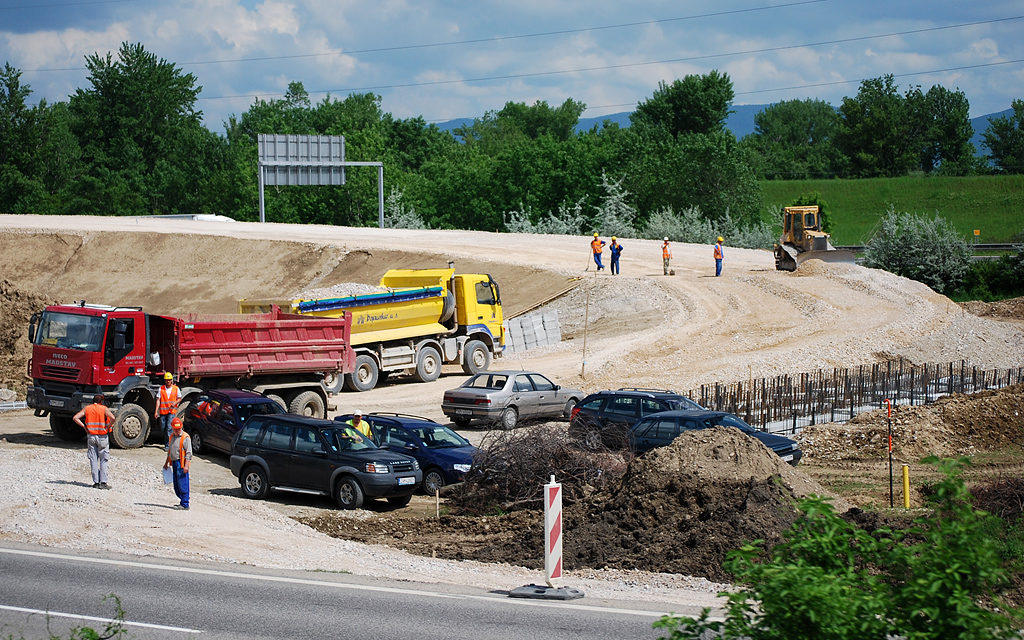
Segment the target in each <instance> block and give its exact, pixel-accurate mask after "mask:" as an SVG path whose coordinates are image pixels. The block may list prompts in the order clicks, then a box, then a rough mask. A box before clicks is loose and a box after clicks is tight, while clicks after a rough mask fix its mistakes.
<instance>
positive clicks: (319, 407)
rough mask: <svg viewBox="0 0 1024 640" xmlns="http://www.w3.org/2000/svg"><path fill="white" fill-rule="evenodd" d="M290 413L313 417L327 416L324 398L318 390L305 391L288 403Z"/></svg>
mask: <svg viewBox="0 0 1024 640" xmlns="http://www.w3.org/2000/svg"><path fill="white" fill-rule="evenodd" d="M288 413H294V414H295V415H298V416H307V417H313V418H326V417H327V414H325V413H324V399H323V398H321V397H320V394H318V393H317V392H316V391H303V392H302V393H300V394H299V395H297V396H295V398H293V399H292V401H291V404H289V405H288Z"/></svg>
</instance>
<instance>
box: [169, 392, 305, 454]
mask: <svg viewBox="0 0 1024 640" xmlns="http://www.w3.org/2000/svg"><path fill="white" fill-rule="evenodd" d="M280 413H285V410H284V407H282V406H281V405H279V404H278V403H277V402H275V401H273V400H271V399H270V398H268V397H266V396H262V395H260V394H258V393H253V392H252V391H242V390H241V389H214V390H210V391H204V392H203V393H202V395H200V396H199V397H198V398H196V400H195V401H193V402H192V403H190V404H189V405H188V407H187V408H186V409H185V412H184V413H183V414H182V422H183V423H184V427H185V432H186V433H188V434H189V435H190V436H191V437H192V453H202V452H203V451H205V450H207V449H216V450H218V451H223V452H224V453H231V441H232V440H233V439H234V438H235V434H236V433H238V431H239V430H240V429H241V428H242V427H243V426H245V423H246V421H247V420H248V419H249V418H250V417H252V416H262V415H275V414H280ZM164 444H167V443H164Z"/></svg>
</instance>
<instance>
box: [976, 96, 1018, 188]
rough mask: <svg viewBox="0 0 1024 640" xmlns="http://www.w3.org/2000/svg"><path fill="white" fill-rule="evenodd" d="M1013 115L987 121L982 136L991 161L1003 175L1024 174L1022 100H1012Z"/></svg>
mask: <svg viewBox="0 0 1024 640" xmlns="http://www.w3.org/2000/svg"><path fill="white" fill-rule="evenodd" d="M1012 106H1013V115H1011V116H1010V117H1009V118H1007V117H1000V118H994V119H992V120H989V123H988V129H987V130H986V131H985V133H984V134H982V138H983V139H984V140H985V146H986V147H988V148H989V152H990V154H991V155H992V161H993V162H995V165H996V167H998V168H999V170H1000V171H1002V172H1004V173H1024V100H1014V101H1013V103H1012Z"/></svg>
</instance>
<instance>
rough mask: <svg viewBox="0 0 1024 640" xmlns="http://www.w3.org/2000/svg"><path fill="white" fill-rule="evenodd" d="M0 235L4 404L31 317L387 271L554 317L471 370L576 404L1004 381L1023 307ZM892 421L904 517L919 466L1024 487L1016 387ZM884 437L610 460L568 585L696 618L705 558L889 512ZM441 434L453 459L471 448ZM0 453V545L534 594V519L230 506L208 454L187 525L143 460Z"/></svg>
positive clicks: (194, 233) (537, 532)
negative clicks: (91, 463)
mask: <svg viewBox="0 0 1024 640" xmlns="http://www.w3.org/2000/svg"><path fill="white" fill-rule="evenodd" d="M0 234H2V242H0V264H3V265H4V269H3V271H2V273H0V388H7V389H11V390H13V391H15V392H16V393H17V394H18V399H23V398H24V389H25V385H26V382H27V380H26V376H25V372H26V363H27V361H28V358H29V356H30V349H29V345H28V342H27V338H26V329H27V324H28V316H29V315H30V313H31V312H32V311H34V310H38V309H40V308H41V307H42V306H43V305H45V304H48V303H52V302H70V301H74V300H86V301H88V302H96V303H104V304H111V305H125V306H142V307H143V308H144V309H146V310H147V311H149V312H152V313H166V314H186V313H232V312H235V311H236V310H237V300H238V299H240V298H279V297H290V296H295V295H298V294H299V293H301V292H303V291H307V290H310V289H315V288H325V287H331V286H334V285H339V284H343V283H361V284H368V285H372V284H376V282H377V281H378V280H379V278H380V277H381V276H382V275H383V273H384V271H386V270H387V269H389V268H419V267H442V266H445V265H446V264H447V263H448V261H449V260H452V261H454V263H455V267H456V269H457V270H458V271H459V272H464V273H480V272H482V273H490V274H491V275H492V276H493V277H494V279H495V280H497V281H498V282H499V284H500V285H501V294H502V300H503V303H504V308H505V311H506V315H512V314H515V313H517V312H519V311H522V310H526V309H531V308H534V307H536V306H537V305H538V304H540V303H546V304H544V305H543V307H542V308H544V309H553V310H557V311H558V314H559V319H560V322H561V326H562V337H563V340H562V342H561V343H560V344H558V345H553V346H548V347H543V348H540V349H536V350H532V351H528V352H524V353H518V354H515V355H514V356H511V357H508V358H503V359H501V360H498V361H497V362H496V363H495V364H494V365H493V366H492V368H515V369H519V368H524V369H532V370H538V371H541V372H544V373H545V374H547V375H549V376H550V377H552V378H553V379H555V380H556V381H558V382H559V383H561V384H564V385H567V386H573V387H578V388H581V389H583V390H584V391H596V390H599V389H607V388H618V387H653V388H671V389H677V390H686V389H691V388H694V387H696V386H698V385H700V384H703V383H714V382H726V383H729V382H735V381H742V380H749V379H753V378H758V377H763V376H773V375H780V374H797V373H801V372H811V371H816V370H818V369H826V370H830V369H832V368H836V367H850V366H854V365H858V364H871V363H874V362H879V361H882V360H885V359H890V358H896V357H904V358H907V359H908V360H910V361H912V362H915V363H925V362H928V363H941V362H959V361H961V360H966V361H968V362H970V363H971V364H973V365H977V366H980V367H985V368H1008V367H1019V366H1022V365H1024V328H1022V327H1024V313H1022V309H1024V305H1022V304H1020V303H1019V301H1010V302H1007V303H1003V304H1001V305H994V306H993V305H986V306H984V307H977V308H975V307H968V308H969V309H970V311H971V312H970V313H969V312H967V311H966V310H965V309H964V308H961V307H960V306H958V305H956V304H955V303H953V302H951V301H950V300H949V299H947V298H945V297H944V296H941V295H938V294H936V293H934V292H933V291H931V290H930V289H928V288H927V287H925V286H924V285H922V284H920V283H917V282H913V281H910V280H906V279H904V278H900V277H897V276H894V275H892V274H889V273H886V272H883V271H877V270H871V269H866V268H863V267H859V266H854V265H841V264H825V263H822V262H820V261H811V262H807V263H805V264H804V265H802V266H801V268H800V269H799V270H798V271H796V272H794V273H786V272H778V271H775V269H774V262H773V258H772V255H771V253H770V252H768V251H756V250H743V249H732V248H729V247H728V245H727V246H726V254H725V269H724V272H723V275H722V277H718V278H716V277H714V260H713V259H712V247H711V246H702V245H675V247H674V254H675V258H674V261H673V269H674V271H675V275H674V276H663V275H662V273H661V254H660V243H658V242H654V241H645V240H624V241H623V242H622V244H623V245H624V247H625V251H624V253H623V260H622V275H619V276H611V275H610V274H608V272H607V271H601V272H600V273H596V272H595V270H594V266H593V263H592V262H591V261H590V256H589V251H588V244H589V243H588V238H582V237H581V238H574V237H565V236H537V235H512V234H494V233H482V232H468V231H435V230H415V231H414V230H381V229H365V228H360V229H350V228H335V227H314V226H294V225H277V224H265V225H261V224H256V223H229V222H205V221H189V220H164V219H136V218H120V219H118V218H87V217H74V218H71V217H37V216H0ZM975 313H980V314H983V315H981V316H979V315H975ZM464 379H465V376H464V375H463V374H462V372H461V370H460V369H459V368H458V367H446V370H445V374H444V375H443V376H442V377H441V378H440V379H438V380H437V381H435V382H432V383H413V382H411V381H410V380H404V379H403V378H402V377H400V376H398V377H393V378H391V379H389V380H388V381H387V382H386V383H384V384H382V385H381V386H380V387H379V388H377V389H374V390H373V391H370V392H366V393H358V394H357V393H347V392H346V393H342V394H340V395H338V396H335V397H334V398H333V402H334V403H335V405H336V409H335V410H334V411H333V412H332V415H333V414H335V413H339V412H345V411H350V410H351V409H353V408H356V407H358V408H360V409H361V410H362V411H364V412H369V411H398V412H403V413H411V414H416V415H422V416H425V417H428V418H433V419H435V420H439V421H442V422H446V421H445V420H444V417H443V415H442V414H441V411H440V401H441V396H442V394H443V392H444V390H445V389H448V388H451V387H454V386H457V385H458V384H459V383H461V382H462V381H463V380H464ZM891 424H892V433H893V443H894V451H893V459H894V467H895V472H896V483H895V492H896V493H895V496H894V498H895V502H896V504H897V505H899V504H901V503H902V491H901V488H900V481H899V475H898V474H899V471H900V468H901V465H902V464H904V463H905V464H908V465H909V468H910V476H911V486H912V489H911V496H910V497H911V504H912V507H913V508H914V509H919V508H920V507H921V506H922V504H923V497H922V491H921V488H922V487H924V486H925V485H927V483H929V482H931V481H933V480H934V474H933V472H932V471H931V468H930V467H929V466H928V465H925V464H923V463H922V462H921V461H922V459H923V458H925V457H926V456H928V455H931V454H936V455H943V456H969V457H970V459H971V460H972V462H973V463H974V464H973V467H972V468H971V469H970V470H969V472H968V477H969V478H970V479H971V481H972V482H974V481H984V480H999V479H1004V478H1019V477H1020V476H1021V471H1022V469H1024V466H1022V464H1024V453H1022V449H1021V444H1022V440H1021V434H1022V428H1024V389H1021V388H1020V386H1018V387H1011V388H1008V389H1005V390H1001V391H990V392H983V393H981V394H975V395H972V396H954V397H951V398H948V399H945V400H942V401H940V402H938V403H935V404H934V405H930V406H927V407H914V408H911V407H897V409H896V411H895V412H894V414H893V419H892V423H891ZM565 427H566V423H565V422H554V423H550V424H540V425H527V426H525V427H523V428H539V429H564V428H565ZM888 428H889V421H888V420H887V419H886V417H885V416H884V415H882V413H881V412H872V413H869V414H862V415H861V416H859V417H858V418H857V419H856V420H855V421H854V422H853V423H849V424H845V425H818V426H815V427H812V428H809V429H807V430H805V431H804V432H803V433H802V434H800V437H799V439H800V441H801V445H802V447H803V448H804V450H805V458H804V460H803V461H802V462H801V463H800V465H798V466H797V467H796V468H790V467H788V466H787V465H783V464H781V463H780V462H779V461H778V460H777V459H775V458H774V457H773V455H772V454H770V453H769V452H768V451H767V450H765V449H764V448H763V447H757V446H752V445H751V442H750V441H748V439H745V438H739V437H737V433H738V432H736V433H733V432H728V431H721V432H719V431H715V432H708V433H706V434H703V435H701V436H694V437H693V438H692V439H690V440H685V441H684V438H680V439H678V440H677V441H676V443H674V444H673V445H672V446H671V447H667V448H665V449H664V450H661V451H658V452H656V453H657V454H656V455H655V454H649V455H647V456H643V457H641V458H639V459H637V460H635V461H633V462H632V463H630V466H629V468H628V469H627V470H626V472H625V475H624V476H623V479H622V481H621V484H620V483H615V485H614V486H609V487H607V488H604V489H602V490H599V491H595V492H594V493H593V495H591V496H590V498H589V499H588V500H586V501H584V502H580V503H577V504H572V505H568V506H567V509H566V514H565V522H566V525H565V526H566V532H565V545H566V547H565V549H566V551H565V553H566V560H565V562H566V569H567V577H568V579H569V581H570V582H571V583H572V586H580V587H582V588H583V589H584V590H585V591H587V592H588V596H590V597H597V598H604V599H608V600H635V601H643V602H658V603H668V604H669V605H673V606H674V607H673V608H674V610H676V611H688V610H696V608H699V607H700V606H703V605H706V604H712V603H714V602H715V597H714V594H715V593H716V592H717V591H718V589H719V588H721V583H724V582H727V581H728V579H729V576H728V575H726V574H724V573H723V572H722V570H721V559H722V557H724V554H725V553H726V552H727V551H728V550H729V549H733V548H737V547H738V546H739V545H740V544H741V543H742V542H743V541H744V540H751V539H754V538H763V539H766V540H769V541H771V540H773V539H777V537H778V535H779V533H780V532H781V531H782V530H783V529H784V528H785V527H787V526H788V524H789V523H790V522H792V519H793V517H794V511H793V509H792V499H793V497H794V496H801V495H807V494H810V493H824V494H830V495H834V496H835V497H836V504H837V506H839V507H840V510H845V509H847V508H849V507H857V508H859V509H860V510H861V512H862V513H868V514H876V513H877V514H881V515H886V514H887V513H888V505H889V477H890V476H889V457H888V447H887V442H888ZM461 432H462V433H463V435H466V436H467V437H468V438H469V439H470V440H472V441H474V442H480V441H481V440H482V439H484V438H486V436H487V432H486V430H483V429H473V428H471V429H468V430H463V431H461ZM0 450H2V451H3V455H4V464H3V465H0V482H3V483H4V486H6V487H10V490H9V491H6V492H5V493H4V494H3V495H0V539H2V540H8V541H11V542H26V543H36V544H43V545H48V546H54V547H65V548H76V549H88V550H95V551H108V552H119V553H131V554H153V555H160V556H167V557H181V558H194V559H203V560H212V561H222V562H241V563H249V564H254V565H257V566H267V567H274V566H279V567H288V568H300V569H310V570H316V569H319V570H332V571H339V570H340V571H351V572H353V573H359V574H362V575H367V576H378V577H387V578H401V579H409V580H414V581H422V582H449V583H455V584H466V585H479V586H481V587H486V588H491V589H495V588H497V589H510V588H514V587H516V586H521V585H523V584H528V583H530V582H539V581H540V580H541V579H542V574H541V573H540V571H539V569H540V568H541V567H542V556H541V553H542V546H541V542H540V540H541V521H540V516H539V513H538V512H536V511H530V510H525V511H515V512H512V513H508V514H496V515H493V516H486V517H469V516H454V515H451V514H450V510H449V508H448V507H447V506H446V505H445V503H444V501H443V500H442V501H441V503H440V504H436V503H435V500H434V498H433V497H427V496H416V497H415V498H414V500H413V502H412V504H411V505H410V506H409V507H407V508H403V509H392V508H390V507H389V506H387V505H386V503H380V504H377V503H370V504H369V505H368V508H367V509H364V510H360V511H352V512H347V511H338V510H336V509H335V508H334V507H333V504H332V503H331V502H330V501H329V500H327V499H320V498H313V497H294V496H285V497H282V496H273V497H272V498H271V499H270V500H267V501H265V502H251V501H247V500H245V499H243V498H242V497H241V493H240V491H239V489H238V484H237V480H236V479H235V478H234V477H233V476H232V475H231V474H230V471H229V470H228V468H227V456H224V455H219V454H210V455H202V456H199V458H198V460H197V462H196V463H195V465H194V471H193V473H192V478H193V486H194V489H193V491H194V499H193V509H192V510H191V511H189V512H177V511H172V510H171V509H170V506H171V505H172V504H173V503H174V502H175V500H174V497H173V494H172V493H171V492H170V490H169V489H168V488H167V487H165V486H163V484H162V482H161V481H160V479H159V473H158V471H159V467H160V465H161V464H162V462H163V452H162V450H161V449H160V448H159V445H156V444H149V445H147V446H145V447H143V448H141V449H137V450H132V451H119V450H115V451H114V452H113V454H112V463H111V474H112V478H111V483H112V485H113V487H114V488H113V490H112V491H106V492H103V491H96V490H94V489H92V487H91V481H90V480H89V472H88V462H87V461H86V458H85V452H84V445H83V444H82V443H66V442H62V441H60V440H58V439H57V438H56V437H54V436H53V435H52V434H51V433H50V431H49V428H48V425H47V421H46V419H45V418H37V417H35V416H33V415H32V412H31V411H29V410H18V411H10V412H4V413H0ZM912 513H914V512H912ZM439 514H440V516H441V517H440V518H438V517H437V516H438V515H439ZM324 534H328V535H329V536H333V537H328V536H325V535H324Z"/></svg>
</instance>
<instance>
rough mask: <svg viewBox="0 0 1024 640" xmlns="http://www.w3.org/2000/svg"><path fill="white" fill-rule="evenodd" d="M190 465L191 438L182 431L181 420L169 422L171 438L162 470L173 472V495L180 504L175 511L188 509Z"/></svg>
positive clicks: (168, 440) (176, 419) (168, 441)
mask: <svg viewBox="0 0 1024 640" xmlns="http://www.w3.org/2000/svg"><path fill="white" fill-rule="evenodd" d="M191 465H192V438H190V437H189V435H188V434H187V433H185V432H184V431H182V424H181V418H173V419H172V420H171V436H170V438H168V439H167V460H166V461H164V469H167V468H168V467H170V469H171V470H172V471H173V474H172V477H173V482H174V495H176V496H178V500H180V502H179V503H178V504H176V505H174V508H175V509H188V502H189V500H188V498H189V491H188V470H189V467H190V466H191Z"/></svg>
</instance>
